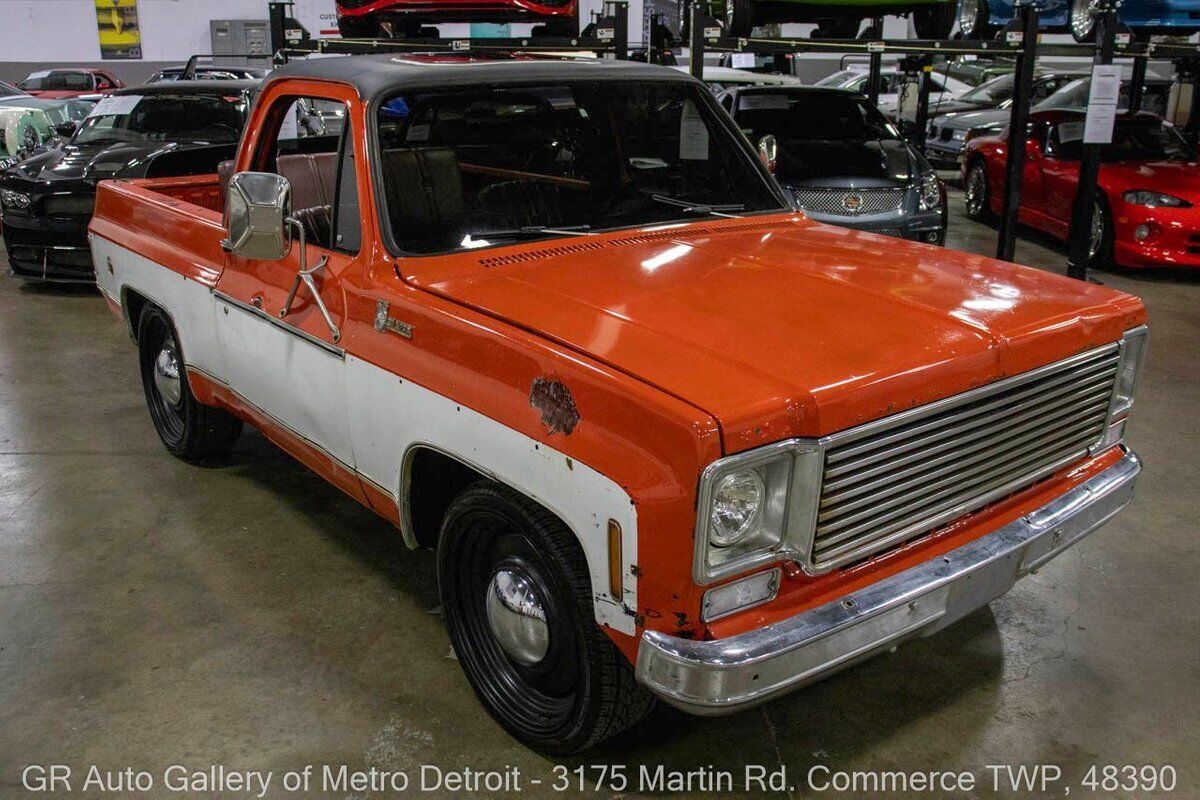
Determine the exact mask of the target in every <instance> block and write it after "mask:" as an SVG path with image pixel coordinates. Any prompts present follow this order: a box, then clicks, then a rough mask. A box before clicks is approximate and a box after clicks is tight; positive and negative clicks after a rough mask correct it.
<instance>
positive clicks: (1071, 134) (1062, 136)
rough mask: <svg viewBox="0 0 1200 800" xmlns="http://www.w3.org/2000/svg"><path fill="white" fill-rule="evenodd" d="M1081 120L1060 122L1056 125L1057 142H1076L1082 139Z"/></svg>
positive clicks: (1082, 124)
mask: <svg viewBox="0 0 1200 800" xmlns="http://www.w3.org/2000/svg"><path fill="white" fill-rule="evenodd" d="M1083 126H1084V123H1083V121H1082V120H1078V121H1072V122H1062V123H1059V125H1058V140H1059V141H1060V142H1064V143H1065V142H1077V141H1079V140H1080V139H1082V138H1083Z"/></svg>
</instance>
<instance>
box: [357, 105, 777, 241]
mask: <svg viewBox="0 0 1200 800" xmlns="http://www.w3.org/2000/svg"><path fill="white" fill-rule="evenodd" d="M720 113H721V112H719V111H718V110H715V107H714V105H713V101H712V100H711V99H709V98H707V97H705V94H704V93H703V89H702V88H699V87H696V86H694V85H692V84H690V83H683V82H677V81H662V82H657V81H655V82H633V81H600V82H583V81H580V82H572V83H566V84H552V85H536V86H511V87H499V88H497V87H487V88H478V89H444V90H439V91H432V92H422V91H413V92H407V93H404V94H401V95H398V96H394V97H392V98H390V99H389V100H388V101H387V102H385V103H383V104H382V106H381V107H380V110H379V117H378V121H379V126H378V131H379V146H380V148H381V150H382V157H381V159H380V161H381V163H382V169H383V190H384V196H385V197H384V199H385V203H384V206H385V208H386V212H385V213H386V215H387V218H388V221H389V222H390V225H391V229H392V233H393V235H394V237H395V240H396V242H397V244H398V245H399V246H400V248H401V249H402V250H405V251H408V252H419V253H428V252H438V251H447V250H459V249H466V248H472V247H486V246H489V245H493V244H506V243H510V242H512V241H514V240H517V239H531V238H541V237H547V236H562V235H569V234H572V233H575V234H586V233H587V232H591V231H595V230H601V229H605V228H617V227H626V226H636V225H649V224H655V223H662V222H670V221H679V220H685V219H689V218H700V217H709V216H720V215H731V214H733V215H737V214H742V213H751V212H756V211H771V210H776V211H779V210H784V207H783V205H782V201H781V199H780V197H779V196H778V195H777V194H776V192H775V191H774V190H773V189H772V184H771V183H770V182H769V181H768V178H767V175H766V173H765V172H764V171H763V170H762V168H761V166H760V165H759V164H758V163H757V162H756V160H755V159H754V157H753V155H752V154H751V153H750V152H749V150H748V148H747V147H746V144H745V142H743V141H741V140H740V139H739V138H738V137H737V136H736V135H734V133H733V132H732V131H731V130H730V129H729V128H728V127H727V125H728V123H727V122H725V123H722V119H721V117H720V116H718V114H720ZM546 228H549V229H551V230H544V229H546Z"/></svg>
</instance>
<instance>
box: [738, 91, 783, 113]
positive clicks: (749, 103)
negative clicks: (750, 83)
mask: <svg viewBox="0 0 1200 800" xmlns="http://www.w3.org/2000/svg"><path fill="white" fill-rule="evenodd" d="M788 102H789V100H788V96H787V95H786V94H744V95H742V96H741V97H740V98H739V99H738V108H739V109H741V110H742V111H762V110H767V109H770V110H773V111H774V110H786V109H787V107H788Z"/></svg>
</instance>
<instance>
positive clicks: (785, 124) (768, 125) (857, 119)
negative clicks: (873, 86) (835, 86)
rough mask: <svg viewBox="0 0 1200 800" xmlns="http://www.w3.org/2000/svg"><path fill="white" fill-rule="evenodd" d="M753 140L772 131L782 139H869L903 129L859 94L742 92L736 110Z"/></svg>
mask: <svg viewBox="0 0 1200 800" xmlns="http://www.w3.org/2000/svg"><path fill="white" fill-rule="evenodd" d="M734 119H736V120H737V124H738V127H739V128H741V130H742V133H744V134H746V136H747V137H749V139H750V141H751V142H757V141H758V140H759V138H761V137H763V136H765V135H767V134H768V133H769V134H772V135H773V136H775V138H777V139H778V140H779V141H780V142H783V141H785V140H791V141H795V142H829V141H838V142H869V141H877V140H879V139H899V138H900V132H899V131H897V130H896V129H895V128H894V127H892V125H891V123H889V122H888V121H887V119H886V118H885V117H884V116H883V114H881V113H879V111H878V109H876V108H875V107H874V106H872V105H871V104H870V103H868V102H867V101H866V100H864V99H862V98H861V97H859V96H858V95H853V94H843V93H841V92H795V93H788V92H742V93H741V94H739V95H738V105H737V109H736V111H735V113H734Z"/></svg>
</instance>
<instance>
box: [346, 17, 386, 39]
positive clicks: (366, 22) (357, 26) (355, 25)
mask: <svg viewBox="0 0 1200 800" xmlns="http://www.w3.org/2000/svg"><path fill="white" fill-rule="evenodd" d="M338 32H339V33H340V34H342V38H343V39H378V38H379V37H380V36H381V35H382V32H381V31H380V29H379V23H378V22H376V21H375V20H374V18H372V17H338Z"/></svg>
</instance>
